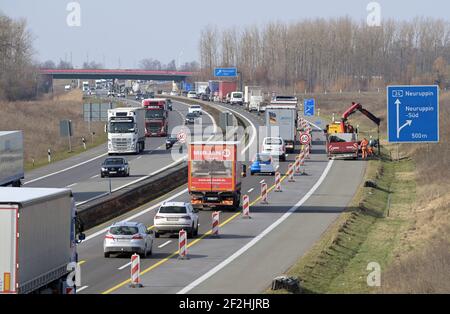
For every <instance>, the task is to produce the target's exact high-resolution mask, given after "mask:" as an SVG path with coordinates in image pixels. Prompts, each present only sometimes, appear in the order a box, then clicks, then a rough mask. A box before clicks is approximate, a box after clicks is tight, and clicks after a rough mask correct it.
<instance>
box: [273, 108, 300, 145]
mask: <svg viewBox="0 0 450 314" xmlns="http://www.w3.org/2000/svg"><path fill="white" fill-rule="evenodd" d="M266 126H267V127H269V126H270V127H275V126H277V127H278V132H279V133H278V134H279V135H278V136H279V137H281V138H282V139H283V140H284V144H285V145H286V151H287V152H288V153H292V152H294V150H295V143H296V141H297V106H295V105H270V106H267V107H266ZM270 131H271V129H270V128H269V132H270ZM271 135H272V136H273V134H271Z"/></svg>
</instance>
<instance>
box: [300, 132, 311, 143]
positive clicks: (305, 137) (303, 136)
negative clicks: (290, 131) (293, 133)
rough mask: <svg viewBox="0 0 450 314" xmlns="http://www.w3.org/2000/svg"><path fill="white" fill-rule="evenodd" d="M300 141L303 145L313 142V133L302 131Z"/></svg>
mask: <svg viewBox="0 0 450 314" xmlns="http://www.w3.org/2000/svg"><path fill="white" fill-rule="evenodd" d="M300 143H301V144H302V145H308V144H309V143H311V135H310V134H308V133H300Z"/></svg>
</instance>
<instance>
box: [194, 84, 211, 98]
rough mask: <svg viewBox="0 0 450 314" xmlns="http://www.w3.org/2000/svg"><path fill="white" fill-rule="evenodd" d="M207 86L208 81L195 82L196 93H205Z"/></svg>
mask: <svg viewBox="0 0 450 314" xmlns="http://www.w3.org/2000/svg"><path fill="white" fill-rule="evenodd" d="M207 87H209V83H208V82H195V92H196V93H197V95H199V94H205V92H206V88H207Z"/></svg>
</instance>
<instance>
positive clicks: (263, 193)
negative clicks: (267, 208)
mask: <svg viewBox="0 0 450 314" xmlns="http://www.w3.org/2000/svg"><path fill="white" fill-rule="evenodd" d="M261 203H262V204H269V202H268V201H267V183H265V182H261Z"/></svg>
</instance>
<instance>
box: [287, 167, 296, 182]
mask: <svg viewBox="0 0 450 314" xmlns="http://www.w3.org/2000/svg"><path fill="white" fill-rule="evenodd" d="M288 176H289V179H288V182H295V179H294V164H293V163H290V164H289V167H288Z"/></svg>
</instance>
